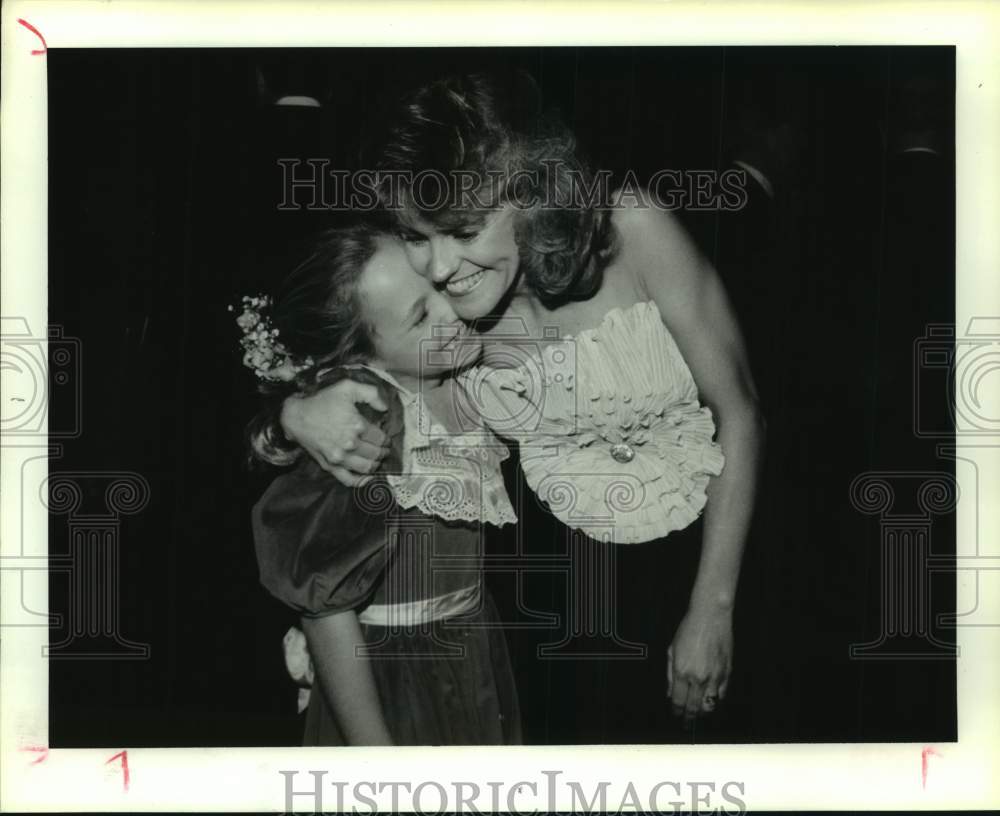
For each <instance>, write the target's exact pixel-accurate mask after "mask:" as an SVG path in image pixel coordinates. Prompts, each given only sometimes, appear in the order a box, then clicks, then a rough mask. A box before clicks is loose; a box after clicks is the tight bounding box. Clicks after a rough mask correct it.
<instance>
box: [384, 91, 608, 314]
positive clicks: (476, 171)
mask: <svg viewBox="0 0 1000 816" xmlns="http://www.w3.org/2000/svg"><path fill="white" fill-rule="evenodd" d="M374 155H375V158H374V161H372V162H371V164H372V165H373V166H374V169H375V170H376V172H377V174H378V177H379V178H380V179H381V180H382V183H381V184H380V186H379V192H380V199H381V202H382V204H383V206H384V207H385V208H386V209H387V210H389V211H390V213H391V214H393V215H394V216H395V217H396V218H397V220H404V221H405V218H406V216H407V215H408V214H416V215H418V216H419V217H420V218H422V219H424V220H426V221H428V222H429V223H430V224H432V225H433V226H434V227H435V228H436V229H440V230H443V231H449V230H455V229H457V228H459V227H462V226H471V225H478V224H479V223H481V222H482V219H483V217H484V216H485V214H486V212H488V210H489V208H490V207H495V206H497V205H499V204H502V203H512V204H513V205H514V207H515V211H516V214H515V222H514V223H515V226H514V230H515V239H516V241H517V244H518V247H519V249H520V257H521V267H522V269H523V272H524V275H525V279H526V281H527V283H528V284H529V285H530V286H531V288H532V289H533V290H534V292H535V293H536V294H537V296H538V297H539V299H540V300H541V301H542V302H543V303H546V304H547V305H558V304H559V303H561V302H565V301H567V300H581V299H586V298H588V297H590V296H591V295H593V294H594V293H595V292H596V291H597V289H598V288H599V286H600V284H601V280H602V276H603V272H604V269H605V267H606V266H607V264H608V262H609V261H610V260H611V258H612V256H613V254H614V249H615V240H614V237H615V236H614V230H613V227H612V224H611V218H610V211H609V210H608V209H606V208H598V207H596V206H594V204H595V201H594V199H593V198H592V197H591V196H592V195H594V193H595V192H597V191H599V190H600V186H599V182H600V181H601V179H600V178H595V176H594V174H593V173H592V171H591V170H590V168H589V167H588V165H587V164H586V162H585V161H584V160H583V159H582V158H581V157H580V155H579V153H578V151H577V144H576V140H575V139H574V137H573V134H572V133H571V132H570V131H569V130H568V129H567V128H566V127H565V126H564V125H563V124H562V123H561V122H560V121H559V119H558V118H557V117H556V116H555V115H553V114H547V113H543V111H542V107H541V102H540V94H539V91H538V88H537V85H536V84H535V82H534V80H532V79H531V78H530V77H529V76H527V75H526V74H524V73H518V74H517V75H516V77H515V82H514V83H511V84H507V85H504V84H501V83H499V82H497V81H495V80H493V79H490V78H488V77H486V76H483V75H479V74H469V75H464V76H454V77H448V78H445V79H440V80H438V81H436V82H432V83H430V84H428V85H424V86H423V87H421V88H419V89H418V90H416V91H415V92H414V93H412V94H411V95H409V96H408V97H406V98H405V99H404V100H403V101H402V103H401V105H400V107H399V108H397V109H396V110H395V111H394V113H392V114H390V121H389V122H388V123H387V126H386V127H384V130H383V138H382V140H381V141H379V142H377V143H376V144H375V153H374ZM605 181H606V180H605ZM442 186H443V187H444V189H442ZM604 195H605V196H606V195H607V191H605V193H604ZM442 202H445V206H441V204H442ZM483 203H485V204H486V205H487V206H486V207H482V206H480V204H483Z"/></svg>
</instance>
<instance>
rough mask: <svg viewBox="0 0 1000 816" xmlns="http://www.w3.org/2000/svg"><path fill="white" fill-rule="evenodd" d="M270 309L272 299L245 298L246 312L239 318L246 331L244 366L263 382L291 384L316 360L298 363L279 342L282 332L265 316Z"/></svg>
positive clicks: (249, 296)
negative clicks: (279, 334) (279, 332)
mask: <svg viewBox="0 0 1000 816" xmlns="http://www.w3.org/2000/svg"><path fill="white" fill-rule="evenodd" d="M270 306H271V298H270V297H268V296H267V295H256V296H251V295H244V296H243V313H242V314H241V315H240V316H239V317H237V318H236V325H237V326H239V327H240V329H242V331H243V337H242V339H241V340H240V345H241V346H242V347H243V365H245V366H246V367H247V368H249V369H251V370H252V371H253V373H254V374H256V375H257V376H258V377H259V378H260V379H262V380H270V381H272V382H289V381H291V380H293V379H295V375H296V374H298V373H299V372H300V371H302V370H304V369H306V368H309V367H310V366H311V365H313V360H312V358H311V357H306V358H305V360H303V361H302V362H300V363H296V362H295V360H294V359H293V358H292V355H291V354H289V352H288V349H286V348H285V347H284V346H283V345H282V344H281V343H280V342H279V341H278V339H277V338H278V330H277V329H276V328H274V327H273V326H272V325H271V318H270V317H269V316H268V315H267V314H265V310H266V309H268V308H270ZM229 311H231V312H233V311H235V309H234V308H233V306H230V307H229Z"/></svg>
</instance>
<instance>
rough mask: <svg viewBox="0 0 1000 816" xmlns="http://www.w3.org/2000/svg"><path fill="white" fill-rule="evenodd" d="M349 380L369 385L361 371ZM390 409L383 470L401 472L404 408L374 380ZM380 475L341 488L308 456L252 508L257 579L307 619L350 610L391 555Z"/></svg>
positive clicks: (370, 588)
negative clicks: (389, 447) (362, 483)
mask: <svg viewBox="0 0 1000 816" xmlns="http://www.w3.org/2000/svg"><path fill="white" fill-rule="evenodd" d="M349 376H350V377H351V378H352V379H358V380H363V381H366V382H371V381H370V380H369V379H367V377H365V376H364V372H358V373H357V374H355V373H353V372H352V373H350V374H349ZM374 384H376V385H378V387H379V390H380V393H381V394H382V397H383V399H385V400H386V403H387V404H388V405H389V406H390V409H389V411H388V412H387V414H386V415H385V416H383V417H381V418H380V419H381V421H382V424H383V428H384V429H385V431H386V433H387V434H388V435H389V437H390V439H391V445H392V450H391V452H390V454H389V455H388V456H387V457H386V461H385V462H384V463H383V466H382V468H381V469H380V473H384V472H387V471H388V472H391V471H392V470H394V469H398V467H399V461H400V449H401V442H402V406H401V405H400V403H399V398H398V395H396V393H395V392H394V391H392V389H389V388H388V387H384V386H383V384H380V383H378V382H375V383H374ZM386 491H389V487H388V484H387V483H386V482H385V479H384V476H381V475H380V476H377V477H376V479H375V480H373V481H372V482H371V483H369V485H368V486H366V487H364V488H358V489H355V488H351V487H347V486H345V485H342V484H341V483H340V482H338V481H337V480H336V479H335V478H334V477H333V476H331V475H330V474H328V473H326V472H325V471H323V470H322V469H321V468H320V467H319V466H318V465H317V464H316V463H315V462H314V461H313V460H312V459H311V458H309V457H302V460H301V461H300V462H299V464H298V465H296V467H295V468H294V469H293V470H291V471H289V472H287V473H283V474H282V475H280V476H278V477H277V478H276V479H275V480H274V481H273V482H272V483H271V485H270V486H269V487H268V489H267V490H266V491H265V492H264V495H263V496H262V497H261V498H260V500H259V501H258V502H257V503H256V504H255V505H254V508H253V512H252V522H253V535H254V545H255V548H256V553H257V565H258V568H259V571H260V580H261V583H262V584H263V585H264V587H265V588H266V589H267V590H268V591H269V592H270V593H271V594H272V595H274V596H275V597H276V598H278V599H279V600H280V601H283V602H284V603H285V604H287V605H288V606H290V607H291V608H292V609H294V610H296V611H297V612H299V613H301V614H302V615H305V616H307V617H320V616H323V615H328V614H332V613H334V612H342V611H346V610H348V609H354V608H356V607H359V606H361V605H363V604H364V602H365V601H366V600H367V599H368V598H369V597H370V596H371V594H372V593H373V592H374V590H375V588H376V586H377V584H378V582H379V580H380V578H381V576H382V573H383V571H384V569H385V567H386V564H387V563H388V560H389V559H390V558H391V557H392V555H393V553H392V552H390V551H389V546H388V544H387V541H388V539H387V537H386V529H387V528H386V523H385V521H386V514H387V513H389V512H392V511H393V508H394V504H395V503H394V502H393V501H392V500H391V499H389V500H387V499H386V497H387V496H390V495H391V494H390V493H387V492H386Z"/></svg>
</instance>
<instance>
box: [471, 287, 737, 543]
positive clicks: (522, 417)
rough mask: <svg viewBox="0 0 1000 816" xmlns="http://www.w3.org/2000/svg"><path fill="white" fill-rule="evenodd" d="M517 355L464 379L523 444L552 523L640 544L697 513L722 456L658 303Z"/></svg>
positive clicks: (529, 474)
mask: <svg viewBox="0 0 1000 816" xmlns="http://www.w3.org/2000/svg"><path fill="white" fill-rule="evenodd" d="M519 351H520V352H521V353H520V354H519V355H518V364H517V365H516V366H515V367H512V368H497V367H493V366H479V367H477V368H474V369H471V370H469V371H467V372H465V373H464V374H463V375H461V376H460V381H461V383H462V385H463V387H464V390H465V392H466V398H467V399H469V400H470V401H471V403H472V404H473V405H475V406H476V407H477V409H478V410H479V411H480V413H481V414H482V415H483V417H484V418H485V419H486V420H487V421H488V422H489V424H490V425H491V427H492V428H493V430H495V431H496V432H497V433H498V434H500V435H501V436H504V437H507V438H511V439H516V440H517V442H518V443H519V444H520V450H521V466H522V468H523V470H524V475H525V479H526V481H527V483H528V485H529V486H530V487H531V489H532V490H533V491H534V492H535V493H536V495H537V496H538V497H539V498H540V499H541V500H543V501H544V502H546V503H547V505H548V507H549V508H550V510H551V511H552V513H553V514H554V515H555V516H556V517H557V518H559V519H560V520H561V521H562V522H564V523H565V524H567V525H569V526H570V527H573V528H576V529H579V530H581V531H583V532H584V533H586V534H587V535H589V536H591V537H593V538H597V539H606V540H610V541H615V542H619V543H637V542H642V541H650V540H653V539H656V538H660V537H662V536H664V535H666V534H667V533H670V532H672V531H674V530H679V529H682V528H684V527H686V526H687V525H689V524H690V523H691V522H692V521H694V520H695V519H696V518H697V517H698V515H699V514H700V513H701V511H702V509H703V508H704V506H705V503H706V500H707V496H706V492H705V490H706V487H707V485H708V481H709V478H710V477H711V476H715V475H718V474H719V473H721V472H722V467H723V464H724V459H723V455H722V450H721V449H720V447H719V445H718V444H716V443H715V442H713V439H712V438H713V436H714V434H715V424H714V423H713V421H712V414H711V411H710V410H709V409H708V408H707V407H704V406H702V405H700V404H699V402H698V390H697V387H696V385H695V382H694V378H693V377H692V376H691V372H690V370H689V369H688V366H687V364H686V363H685V361H684V358H683V357H682V355H681V353H680V349H678V347H677V344H676V342H675V341H674V339H673V337H672V336H671V334H670V332H669V331H668V330H667V328H666V326H664V324H663V320H662V318H661V316H660V312H659V310H658V308H657V307H656V305H655V303H652V302H640V303H636V304H635V305H633V306H631V307H629V308H627V309H621V308H615V309H612V310H611V311H610V312H608V314H607V315H606V316H605V317H604V319H603V321H602V322H601V324H600V325H599V326H598V327H597V328H595V329H588V330H585V331H582V332H580V333H579V334H578V335H576V336H575V337H565V338H562V339H561V340H556V341H553V342H547V343H545V345H542V346H541V347H538V346H535V347H534V348H526V347H524V346H522V347H521V348H520V349H519Z"/></svg>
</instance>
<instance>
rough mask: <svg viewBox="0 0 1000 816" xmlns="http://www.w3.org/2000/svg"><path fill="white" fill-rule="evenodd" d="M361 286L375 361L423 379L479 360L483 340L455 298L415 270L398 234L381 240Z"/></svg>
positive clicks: (410, 376)
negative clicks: (457, 307) (466, 320)
mask: <svg viewBox="0 0 1000 816" xmlns="http://www.w3.org/2000/svg"><path fill="white" fill-rule="evenodd" d="M358 288H359V294H360V300H361V303H362V310H363V312H364V313H363V315H362V317H363V318H364V320H365V322H366V323H367V324H368V326H369V327H370V328H371V329H372V340H373V343H374V346H375V359H373V360H372V361H371V362H372V364H373V365H375V366H378V367H380V368H384V369H385V370H386V371H388V372H389V373H390V374H394V375H399V376H401V377H403V378H404V379H410V380H419V379H421V378H422V377H428V376H431V377H433V376H442V375H446V374H449V373H452V372H454V371H456V370H458V369H461V368H466V367H468V366H470V365H472V364H473V363H475V362H477V361H478V359H479V355H480V352H481V351H482V341H481V340H480V339H479V338H478V337H477V336H476V335H475V333H473V332H472V331H470V330H469V327H468V326H466V324H465V323H464V322H463V321H462V320H461V318H459V317H458V315H457V314H455V310H454V309H453V308H452V306H451V300H450V299H449V298H447V297H446V296H445V295H444V294H442V292H441V291H440V290H438V289H436V288H435V287H434V286H432V285H431V283H430V282H429V281H428V280H426V279H424V278H422V277H420V276H419V275H414V274H413V268H412V267H411V266H410V262H409V260H408V259H407V253H406V250H405V248H404V245H403V242H402V241H400V240H399V239H398V238H395V237H393V236H389V235H383V236H379V237H378V238H377V239H376V249H375V254H374V255H372V257H371V259H370V260H369V261H368V263H367V264H366V265H365V268H364V270H363V271H362V273H361V279H360V281H359V282H358Z"/></svg>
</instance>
